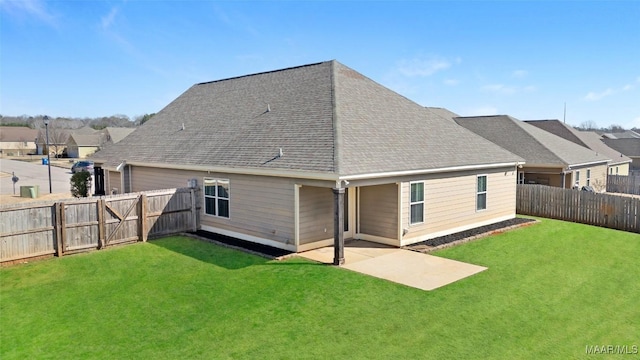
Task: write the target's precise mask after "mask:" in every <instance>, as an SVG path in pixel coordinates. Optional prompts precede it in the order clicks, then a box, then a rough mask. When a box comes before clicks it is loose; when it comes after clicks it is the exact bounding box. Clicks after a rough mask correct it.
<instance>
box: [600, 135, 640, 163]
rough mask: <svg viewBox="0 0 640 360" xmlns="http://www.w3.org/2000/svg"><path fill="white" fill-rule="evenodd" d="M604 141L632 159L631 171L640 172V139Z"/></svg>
mask: <svg viewBox="0 0 640 360" xmlns="http://www.w3.org/2000/svg"><path fill="white" fill-rule="evenodd" d="M602 141H603V142H604V143H605V144H606V145H607V146H608V147H610V148H613V149H616V150H617V151H619V152H621V153H623V154H624V155H626V156H628V157H629V158H631V160H632V163H631V169H632V170H640V139H636V138H623V139H607V138H604V139H602Z"/></svg>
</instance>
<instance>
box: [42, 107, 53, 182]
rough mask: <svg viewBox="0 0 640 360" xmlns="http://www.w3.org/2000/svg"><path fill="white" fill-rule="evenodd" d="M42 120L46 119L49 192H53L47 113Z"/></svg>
mask: <svg viewBox="0 0 640 360" xmlns="http://www.w3.org/2000/svg"><path fill="white" fill-rule="evenodd" d="M42 120H43V121H44V128H45V133H46V134H47V135H46V136H47V168H48V170H49V194H51V158H50V155H49V154H50V153H51V151H50V149H49V117H48V116H47V115H45V116H44V117H43V118H42Z"/></svg>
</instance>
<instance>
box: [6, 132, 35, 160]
mask: <svg viewBox="0 0 640 360" xmlns="http://www.w3.org/2000/svg"><path fill="white" fill-rule="evenodd" d="M37 136H38V130H34V129H31V128H28V127H22V126H0V155H2V156H7V155H9V156H12V155H18V156H20V155H27V154H29V153H34V152H35V151H36V143H35V141H36V137H37Z"/></svg>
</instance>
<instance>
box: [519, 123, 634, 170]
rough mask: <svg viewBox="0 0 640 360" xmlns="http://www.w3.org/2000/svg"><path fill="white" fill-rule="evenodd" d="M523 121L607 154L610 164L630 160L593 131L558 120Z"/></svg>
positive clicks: (599, 152)
mask: <svg viewBox="0 0 640 360" xmlns="http://www.w3.org/2000/svg"><path fill="white" fill-rule="evenodd" d="M525 122H526V123H527V124H531V125H533V126H535V127H537V128H540V129H542V130H545V131H547V132H550V133H552V134H554V135H558V136H560V137H561V138H563V139H566V140H569V141H571V142H574V143H576V144H578V145H581V146H583V147H586V148H589V149H591V150H593V151H595V152H596V153H598V154H602V155H604V156H607V157H609V158H610V159H611V165H614V164H620V163H625V162H630V161H631V159H630V158H628V157H626V156H624V155H622V154H621V153H620V152H619V151H617V150H615V149H612V148H610V147H608V146H607V145H606V144H605V143H603V142H602V141H601V136H600V135H598V133H596V132H595V131H578V130H576V129H574V128H573V127H571V126H570V125H567V124H565V123H563V122H561V121H560V120H527V121H525ZM621 155H622V156H621Z"/></svg>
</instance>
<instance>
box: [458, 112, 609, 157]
mask: <svg viewBox="0 0 640 360" xmlns="http://www.w3.org/2000/svg"><path fill="white" fill-rule="evenodd" d="M455 120H456V122H457V123H458V124H460V125H462V126H464V127H466V128H467V129H469V130H471V131H473V132H475V133H476V134H478V135H480V136H482V137H484V138H485V139H488V140H490V141H493V142H495V143H496V144H498V145H500V146H502V147H503V148H505V149H507V150H509V151H511V152H513V153H514V154H517V155H520V156H522V157H523V158H524V159H525V161H526V162H527V165H529V166H535V165H546V166H549V165H558V166H571V165H574V166H575V165H579V164H586V163H594V162H606V161H608V160H610V158H609V157H607V156H604V155H602V154H597V153H596V152H595V151H592V150H590V149H587V148H585V147H583V146H580V145H577V144H575V143H573V142H571V141H568V140H565V139H563V138H561V137H559V136H556V135H553V134H551V133H549V132H546V131H544V130H542V129H539V128H537V127H535V126H533V125H530V124H527V123H525V122H523V121H520V120H518V119H515V118H513V117H511V116H508V115H494V116H475V117H474V116H471V117H458V118H456V119H455Z"/></svg>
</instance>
